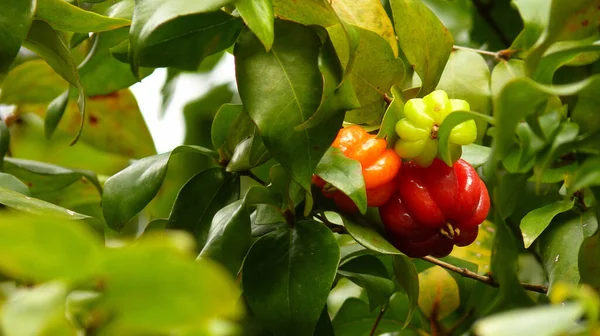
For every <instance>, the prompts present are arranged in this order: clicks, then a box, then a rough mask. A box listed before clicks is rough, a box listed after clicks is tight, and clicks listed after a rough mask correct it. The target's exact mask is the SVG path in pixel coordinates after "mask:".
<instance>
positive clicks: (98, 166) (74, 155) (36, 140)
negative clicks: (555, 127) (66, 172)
mask: <svg viewBox="0 0 600 336" xmlns="http://www.w3.org/2000/svg"><path fill="white" fill-rule="evenodd" d="M18 120H19V122H16V123H12V125H10V134H11V143H10V153H11V155H12V156H13V157H18V158H22V159H29V160H35V161H41V162H47V163H51V164H55V165H59V166H63V167H72V168H77V169H87V170H93V171H94V172H96V173H98V174H102V175H111V174H114V173H116V172H117V171H119V170H121V169H123V168H125V167H126V166H127V165H128V164H129V163H130V159H128V158H126V157H123V156H119V155H115V154H111V153H106V152H102V151H100V150H98V149H95V148H94V147H92V146H90V145H88V144H87V143H86V142H84V141H81V142H78V143H77V146H70V145H69V143H70V142H71V140H72V138H73V137H72V135H70V134H67V133H65V132H63V131H62V130H61V129H60V127H59V128H58V129H57V131H56V132H55V134H54V135H53V136H52V138H51V139H50V140H46V138H45V136H44V124H43V123H44V121H43V120H42V119H41V118H40V117H39V116H37V115H35V114H32V113H25V114H22V115H20V116H19V119H18Z"/></svg>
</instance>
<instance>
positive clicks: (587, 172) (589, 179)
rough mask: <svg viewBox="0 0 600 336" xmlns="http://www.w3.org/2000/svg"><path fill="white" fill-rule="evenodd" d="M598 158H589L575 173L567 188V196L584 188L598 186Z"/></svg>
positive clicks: (599, 183)
mask: <svg viewBox="0 0 600 336" xmlns="http://www.w3.org/2000/svg"><path fill="white" fill-rule="evenodd" d="M599 165H600V157H590V158H588V159H587V160H585V161H584V162H583V164H582V165H581V166H580V167H579V169H577V171H575V174H574V175H573V180H572V181H571V182H570V185H568V186H567V188H568V189H567V191H568V194H569V195H572V194H573V193H574V192H575V191H577V190H580V189H583V188H585V187H591V186H598V185H600V169H599V168H600V166H599Z"/></svg>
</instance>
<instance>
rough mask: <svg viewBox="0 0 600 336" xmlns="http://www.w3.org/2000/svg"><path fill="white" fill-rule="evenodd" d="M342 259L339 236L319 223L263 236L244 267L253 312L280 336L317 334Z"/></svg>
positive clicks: (299, 223) (246, 293)
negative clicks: (338, 242) (318, 323)
mask: <svg viewBox="0 0 600 336" xmlns="http://www.w3.org/2000/svg"><path fill="white" fill-rule="evenodd" d="M339 259H340V252H339V247H338V244H337V242H336V241H335V237H334V235H333V233H331V231H330V230H329V229H328V228H327V227H325V226H324V225H322V224H321V223H319V222H315V221H301V222H298V223H296V224H295V225H294V228H293V229H281V230H277V231H273V232H271V233H269V234H267V235H265V236H263V237H261V238H260V239H259V240H257V241H256V242H255V243H254V245H252V247H251V248H250V251H249V252H248V256H247V257H246V260H245V262H244V267H243V275H244V277H243V280H242V282H243V289H244V294H245V295H246V299H247V302H248V304H249V306H250V308H251V309H252V311H253V312H254V314H255V315H256V316H257V317H258V318H259V320H260V321H262V322H263V323H264V324H265V325H266V326H267V327H268V328H269V329H270V330H271V331H272V332H273V333H274V334H276V335H306V334H312V333H313V331H314V329H315V326H316V324H317V321H318V320H319V316H320V315H321V311H322V310H323V307H324V306H325V302H326V299H327V294H328V293H329V290H330V288H331V285H332V283H333V280H334V277H335V273H336V270H337V266H338V262H339Z"/></svg>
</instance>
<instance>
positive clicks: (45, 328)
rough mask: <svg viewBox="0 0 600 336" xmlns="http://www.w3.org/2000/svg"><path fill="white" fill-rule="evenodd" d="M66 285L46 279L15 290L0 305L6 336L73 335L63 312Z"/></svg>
mask: <svg viewBox="0 0 600 336" xmlns="http://www.w3.org/2000/svg"><path fill="white" fill-rule="evenodd" d="M67 294H68V288H67V286H66V285H65V284H64V283H60V282H48V283H45V284H42V285H40V286H37V287H34V288H20V289H18V290H17V291H16V292H15V293H14V294H13V295H12V296H11V297H10V298H9V300H8V302H7V303H6V304H5V305H4V306H3V309H2V317H1V320H0V323H1V326H2V328H1V329H2V331H3V333H2V334H3V335H6V336H39V335H42V336H50V335H73V334H75V330H74V328H73V326H72V325H71V323H70V322H69V321H68V320H67V316H66V315H65V301H66V298H67Z"/></svg>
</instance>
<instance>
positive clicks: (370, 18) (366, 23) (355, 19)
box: [331, 0, 398, 56]
mask: <svg viewBox="0 0 600 336" xmlns="http://www.w3.org/2000/svg"><path fill="white" fill-rule="evenodd" d="M331 4H332V6H333V8H334V9H335V11H336V13H337V14H338V15H339V17H340V19H342V20H344V21H346V22H348V23H349V24H352V25H354V26H357V27H360V28H363V29H366V30H370V31H372V32H374V33H377V35H379V36H381V37H383V38H385V39H386V40H387V41H388V43H389V45H390V47H391V48H392V50H393V52H394V56H398V41H396V35H395V34H394V27H392V22H391V21H390V18H389V17H388V15H387V13H386V12H385V9H384V8H383V6H382V5H381V2H380V1H378V0H358V1H355V0H341V1H332V2H331Z"/></svg>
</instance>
